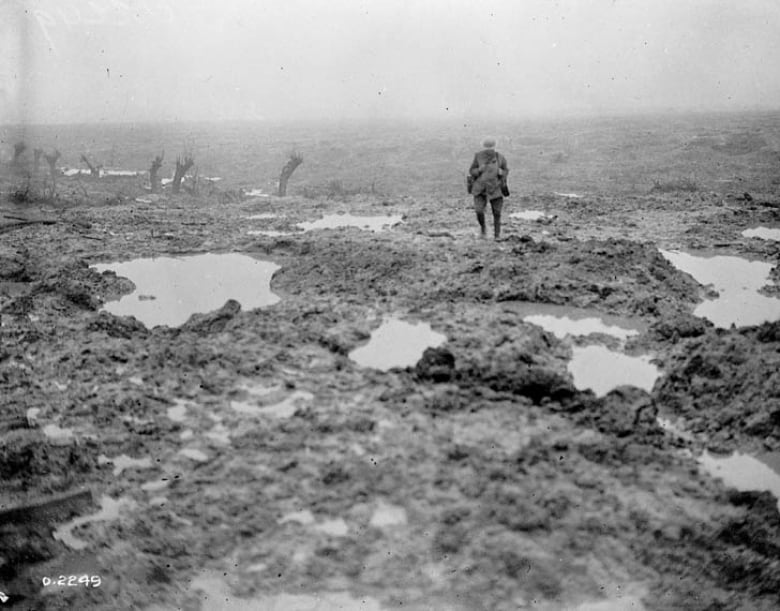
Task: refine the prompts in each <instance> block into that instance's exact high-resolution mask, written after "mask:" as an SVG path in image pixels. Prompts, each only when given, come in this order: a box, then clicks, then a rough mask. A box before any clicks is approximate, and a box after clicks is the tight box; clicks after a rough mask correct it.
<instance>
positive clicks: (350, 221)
mask: <svg viewBox="0 0 780 611" xmlns="http://www.w3.org/2000/svg"><path fill="white" fill-rule="evenodd" d="M401 221H402V218H401V215H400V214H397V215H393V216H352V215H351V214H328V215H325V216H324V217H323V218H321V219H319V220H318V221H311V222H306V223H297V224H296V226H297V227H300V228H301V229H303V230H304V231H312V230H314V229H336V228H338V227H357V228H359V229H366V230H368V231H375V232H376V231H382V230H383V229H384V228H385V227H387V226H391V227H392V226H393V225H397V224H398V223H400V222H401Z"/></svg>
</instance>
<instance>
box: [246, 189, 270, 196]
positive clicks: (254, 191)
mask: <svg viewBox="0 0 780 611" xmlns="http://www.w3.org/2000/svg"><path fill="white" fill-rule="evenodd" d="M244 195H246V196H247V197H271V195H270V194H268V193H266V192H265V191H263V190H262V189H247V190H245V191H244Z"/></svg>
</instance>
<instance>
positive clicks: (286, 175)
mask: <svg viewBox="0 0 780 611" xmlns="http://www.w3.org/2000/svg"><path fill="white" fill-rule="evenodd" d="M302 163H303V155H301V154H300V153H296V152H292V153H290V159H288V160H287V163H286V164H284V167H283V168H282V173H281V174H280V175H279V196H280V197H284V196H285V195H287V181H289V180H290V176H292V173H293V172H295V168H297V167H298V166H299V165H301V164H302Z"/></svg>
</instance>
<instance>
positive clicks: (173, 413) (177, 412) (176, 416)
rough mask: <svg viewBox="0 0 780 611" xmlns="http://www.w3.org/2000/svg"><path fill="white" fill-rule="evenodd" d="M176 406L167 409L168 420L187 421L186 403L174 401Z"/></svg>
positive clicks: (178, 400) (179, 400)
mask: <svg viewBox="0 0 780 611" xmlns="http://www.w3.org/2000/svg"><path fill="white" fill-rule="evenodd" d="M175 402H176V405H175V406H173V407H169V408H168V418H169V419H170V420H173V421H174V422H184V421H185V420H186V419H187V402H186V401H182V400H181V399H175Z"/></svg>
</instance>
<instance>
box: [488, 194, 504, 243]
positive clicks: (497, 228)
mask: <svg viewBox="0 0 780 611" xmlns="http://www.w3.org/2000/svg"><path fill="white" fill-rule="evenodd" d="M490 207H491V209H492V210H493V236H494V237H495V239H496V240H497V239H498V238H499V237H500V236H501V210H502V208H503V207H504V198H503V197H497V198H496V199H491V200H490Z"/></svg>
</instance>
